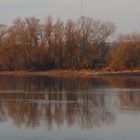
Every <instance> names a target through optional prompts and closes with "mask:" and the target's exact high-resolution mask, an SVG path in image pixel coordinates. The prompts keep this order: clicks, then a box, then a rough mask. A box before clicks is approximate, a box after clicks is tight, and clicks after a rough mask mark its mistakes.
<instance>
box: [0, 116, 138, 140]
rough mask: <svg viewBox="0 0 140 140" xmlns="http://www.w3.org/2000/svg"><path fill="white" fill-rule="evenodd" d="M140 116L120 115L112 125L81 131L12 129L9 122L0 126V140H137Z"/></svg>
mask: <svg viewBox="0 0 140 140" xmlns="http://www.w3.org/2000/svg"><path fill="white" fill-rule="evenodd" d="M139 120H140V115H137V116H135V117H134V116H131V115H126V114H122V115H120V116H119V117H118V119H117V121H116V122H115V124H113V125H108V126H104V125H103V126H102V127H99V128H96V129H90V130H84V129H83V130H82V129H79V128H78V127H77V126H76V125H75V126H73V127H72V128H69V127H67V126H66V125H64V126H63V127H62V128H61V129H58V128H57V129H54V130H53V131H49V130H47V129H45V128H44V127H43V126H41V127H38V128H36V129H30V128H28V129H24V128H15V127H13V125H12V123H11V121H9V122H7V123H4V124H1V125H0V138H1V139H2V140H19V139H20V140H46V139H47V140H139V137H140V134H139V130H140V121H139Z"/></svg>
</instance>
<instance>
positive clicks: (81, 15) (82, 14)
mask: <svg viewBox="0 0 140 140" xmlns="http://www.w3.org/2000/svg"><path fill="white" fill-rule="evenodd" d="M81 17H83V0H81Z"/></svg>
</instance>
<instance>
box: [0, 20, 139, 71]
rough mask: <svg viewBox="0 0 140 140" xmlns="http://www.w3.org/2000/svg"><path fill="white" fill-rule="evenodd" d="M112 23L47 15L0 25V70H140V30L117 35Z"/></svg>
mask: <svg viewBox="0 0 140 140" xmlns="http://www.w3.org/2000/svg"><path fill="white" fill-rule="evenodd" d="M114 32H115V26H114V24H113V23H111V22H104V21H101V20H94V19H92V18H88V17H82V18H80V19H78V20H77V21H74V20H68V21H66V22H63V21H61V20H60V19H58V20H56V21H55V22H54V21H53V20H52V18H51V17H48V18H47V19H46V21H45V22H44V23H41V22H40V20H39V19H37V18H35V17H31V18H25V19H20V18H17V19H16V20H15V21H14V22H13V24H12V25H10V26H6V25H3V24H1V25H0V70H1V71H24V70H33V71H34V70H35V71H40V70H58V69H61V70H63V69H67V70H69V69H74V70H81V69H86V70H106V71H122V70H132V69H133V70H134V69H140V33H131V34H127V35H119V36H118V37H117V38H116V39H115V41H109V38H111V35H112V34H113V33H114Z"/></svg>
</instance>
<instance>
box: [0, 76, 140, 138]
mask: <svg viewBox="0 0 140 140" xmlns="http://www.w3.org/2000/svg"><path fill="white" fill-rule="evenodd" d="M0 139H2V140H18V139H20V140H27V139H28V140H46V139H47V140H139V139H140V77H138V76H137V77H106V78H105V77H95V78H50V77H35V76H34V77H33V76H32V77H8V76H1V77H0Z"/></svg>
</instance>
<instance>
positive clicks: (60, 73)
mask: <svg viewBox="0 0 140 140" xmlns="http://www.w3.org/2000/svg"><path fill="white" fill-rule="evenodd" d="M0 76H16V77H23V76H49V77H93V76H140V70H134V71H118V72H106V71H94V70H80V71H77V70H48V71H1V72H0Z"/></svg>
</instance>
